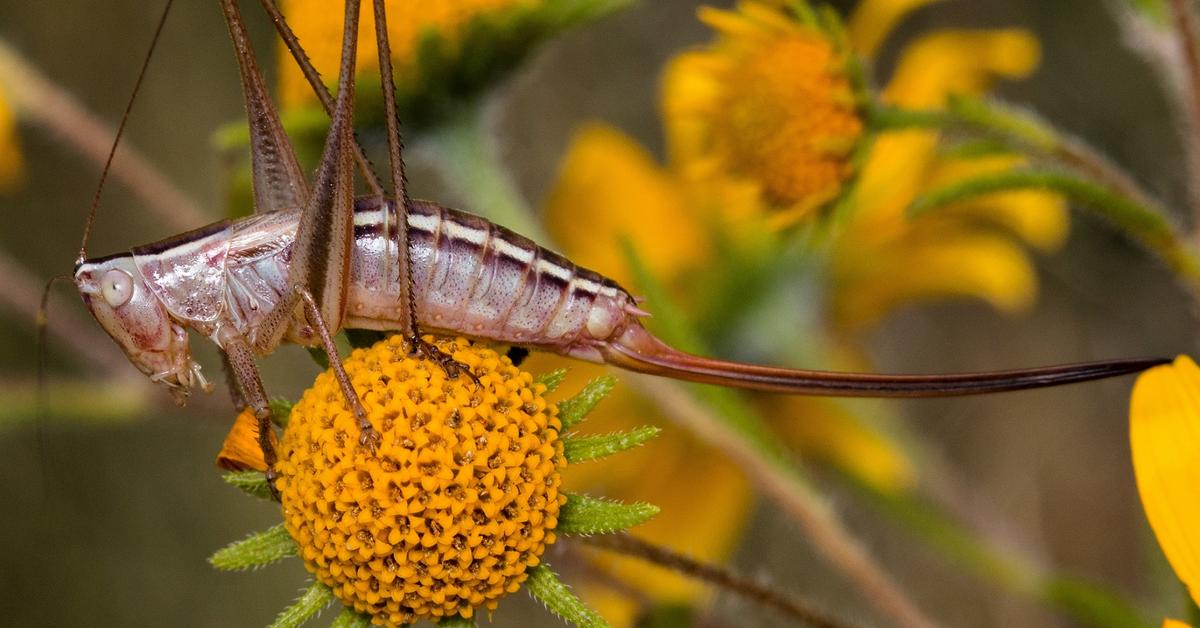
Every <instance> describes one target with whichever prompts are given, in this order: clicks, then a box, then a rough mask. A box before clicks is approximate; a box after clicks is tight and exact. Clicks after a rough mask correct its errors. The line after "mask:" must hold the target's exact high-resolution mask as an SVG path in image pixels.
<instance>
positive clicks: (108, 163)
mask: <svg viewBox="0 0 1200 628" xmlns="http://www.w3.org/2000/svg"><path fill="white" fill-rule="evenodd" d="M174 2H175V0H167V4H166V6H164V7H163V12H162V16H160V17H159V18H158V26H156V27H155V28H154V38H153V39H151V40H150V49H149V50H148V51H146V58H145V60H143V61H142V69H141V71H139V72H138V77H137V81H136V82H135V83H134V84H133V92H132V93H131V94H129V102H128V103H126V104H125V112H124V113H123V114H121V124H120V125H119V126H117V135H116V137H114V138H113V143H112V148H110V149H109V151H108V159H105V160H104V170H103V171H102V172H101V173H100V183H99V184H97V185H96V194H95V195H93V196H92V206H91V207H90V208H89V209H88V217H87V222H85V223H84V224H83V241H82V242H80V244H79V257H77V258H75V263H76V264H77V265H78V264H82V263H83V262H84V261H85V260H86V259H87V243H88V238H90V237H91V235H92V223H94V222H95V221H96V208H97V207H99V206H100V194H101V192H103V191H104V182H105V181H106V180H107V179H108V169H109V168H110V167H112V161H113V156H114V155H116V154H117V146H118V145H120V143H121V136H122V135H123V134H124V133H125V123H126V122H128V121H129V112H130V111H133V102H134V101H135V100H136V99H137V95H138V90H140V89H141V88H142V79H144V78H146V69H147V68H149V67H150V59H151V58H152V57H153V56H154V49H155V48H156V47H158V39H159V36H160V35H162V31H163V26H164V25H166V23H167V15H168V14H169V13H170V12H171V5H172V4H174Z"/></svg>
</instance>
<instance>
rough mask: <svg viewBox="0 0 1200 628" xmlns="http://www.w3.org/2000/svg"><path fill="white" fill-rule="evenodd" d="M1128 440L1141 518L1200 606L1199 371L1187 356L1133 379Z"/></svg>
mask: <svg viewBox="0 0 1200 628" xmlns="http://www.w3.org/2000/svg"><path fill="white" fill-rule="evenodd" d="M1129 442H1130V445H1131V448H1132V450H1133V470H1134V474H1135V475H1136V476H1137V486H1138V493H1139V494H1141V496H1142V506H1143V507H1145V509H1146V518H1147V519H1149V520H1150V527H1151V528H1153V529H1154V535H1155V536H1156V537H1158V544H1159V545H1160V546H1162V550H1163V553H1164V554H1166V556H1167V560H1168V561H1169V562H1170V563H1171V567H1172V568H1174V570H1175V573H1176V574H1177V575H1178V576H1179V579H1180V580H1182V581H1183V583H1184V584H1186V585H1187V588H1188V592H1189V593H1191V596H1192V600H1193V601H1195V602H1196V603H1198V604H1200V368H1197V367H1196V363H1195V362H1193V361H1192V360H1191V358H1188V357H1187V356H1180V357H1178V358H1176V360H1175V363H1174V364H1172V365H1169V366H1159V367H1156V368H1153V369H1150V370H1149V371H1146V372H1145V373H1143V374H1142V375H1141V376H1140V377H1138V380H1137V384H1136V385H1135V386H1134V388H1133V399H1132V401H1131V402H1130V407H1129Z"/></svg>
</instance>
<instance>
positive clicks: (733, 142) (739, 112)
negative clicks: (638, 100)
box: [662, 1, 863, 226]
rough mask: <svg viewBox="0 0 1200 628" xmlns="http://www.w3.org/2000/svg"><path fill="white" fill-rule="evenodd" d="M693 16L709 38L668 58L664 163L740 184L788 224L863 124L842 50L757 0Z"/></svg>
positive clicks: (848, 169)
mask: <svg viewBox="0 0 1200 628" xmlns="http://www.w3.org/2000/svg"><path fill="white" fill-rule="evenodd" d="M700 19H701V20H703V21H704V22H705V23H707V24H708V25H709V26H711V27H713V28H714V29H715V30H716V31H717V32H718V33H719V37H718V39H717V41H716V42H715V43H713V44H712V45H710V46H709V47H708V48H706V49H704V50H701V51H697V52H690V53H684V54H681V55H679V56H677V57H675V59H674V60H672V61H671V63H670V64H669V65H668V66H667V70H666V74H665V77H664V80H663V98H662V107H663V111H664V115H663V118H664V123H665V126H666V131H667V142H668V146H669V150H670V156H671V161H672V165H673V166H674V167H675V168H676V169H677V170H678V172H679V173H680V175H681V176H682V177H683V178H684V179H685V180H687V181H688V182H689V183H693V184H695V183H699V184H713V183H716V184H717V185H721V184H727V185H742V186H750V187H751V189H752V190H753V192H754V194H755V195H756V196H757V197H758V198H759V199H760V200H761V202H762V204H763V205H764V206H766V207H769V208H771V210H772V212H773V213H774V214H775V216H774V217H773V223H774V224H777V225H780V226H786V225H789V224H793V223H795V222H796V221H797V220H800V219H802V218H804V217H806V216H808V215H810V214H811V213H812V211H813V210H815V209H816V208H818V207H820V206H822V205H824V204H826V203H828V202H829V201H831V200H832V199H834V198H835V197H837V196H838V194H839V193H840V192H841V191H842V187H843V185H844V184H845V183H846V181H847V180H848V179H849V178H850V176H851V174H852V173H853V163H852V160H851V155H852V153H853V151H854V149H855V148H856V147H857V146H858V145H859V142H860V140H861V139H862V135H863V122H862V117H861V115H860V109H861V107H860V104H859V103H858V102H857V99H856V97H855V92H854V86H853V84H852V82H851V80H850V77H849V74H848V72H849V58H848V55H847V52H846V51H844V50H841V49H839V47H838V44H837V42H836V40H835V39H834V38H833V37H831V36H830V34H829V33H827V32H825V31H823V30H822V29H821V28H820V27H819V26H817V25H816V24H808V23H805V22H804V21H801V20H800V19H798V18H797V17H796V16H793V15H789V14H787V13H785V12H782V11H780V10H779V9H777V8H775V7H773V6H770V5H768V4H765V3H762V2H754V1H746V2H741V3H739V4H738V10H737V11H736V12H732V11H720V10H717V9H710V8H702V9H700ZM726 179H729V180H728V181H727V180H726Z"/></svg>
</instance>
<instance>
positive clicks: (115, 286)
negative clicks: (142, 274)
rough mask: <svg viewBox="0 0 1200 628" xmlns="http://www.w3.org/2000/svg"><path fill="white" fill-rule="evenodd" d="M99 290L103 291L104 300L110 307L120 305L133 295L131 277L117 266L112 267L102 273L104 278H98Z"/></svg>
mask: <svg viewBox="0 0 1200 628" xmlns="http://www.w3.org/2000/svg"><path fill="white" fill-rule="evenodd" d="M100 291H101V292H103V293H104V300H105V301H108V305H109V306H110V307H121V306H122V305H125V302H126V301H128V300H129V298H130V297H132V296H133V277H130V276H129V273H127V272H125V271H123V270H121V269H119V268H114V269H112V270H110V271H108V272H107V273H104V278H103V279H101V280H100Z"/></svg>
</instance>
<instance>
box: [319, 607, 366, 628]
mask: <svg viewBox="0 0 1200 628" xmlns="http://www.w3.org/2000/svg"><path fill="white" fill-rule="evenodd" d="M370 625H371V618H370V617H367V616H366V615H363V614H362V613H359V612H356V611H355V610H354V609H353V608H343V609H342V612H340V613H338V616H337V617H334V618H333V623H332V624H329V628H369V627H370Z"/></svg>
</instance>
